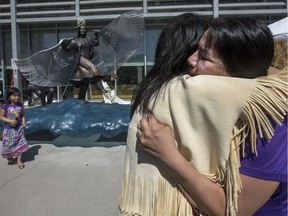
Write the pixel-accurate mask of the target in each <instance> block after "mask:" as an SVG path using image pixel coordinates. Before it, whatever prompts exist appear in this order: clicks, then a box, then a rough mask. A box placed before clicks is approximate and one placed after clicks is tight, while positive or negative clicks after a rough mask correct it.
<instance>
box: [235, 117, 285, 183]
mask: <svg viewBox="0 0 288 216" xmlns="http://www.w3.org/2000/svg"><path fill="white" fill-rule="evenodd" d="M257 152H258V156H256V155H254V154H251V153H249V152H248V154H247V155H246V157H245V158H244V159H242V161H241V168H240V173H242V174H245V175H248V176H252V177H256V178H261V179H266V180H273V181H279V182H287V116H286V118H285V120H284V121H283V123H282V125H281V126H279V125H277V126H276V128H275V132H274V136H273V138H272V139H271V141H270V142H269V143H266V142H265V140H264V139H260V138H258V140H257Z"/></svg>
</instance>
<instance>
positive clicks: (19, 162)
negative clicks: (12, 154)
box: [17, 155, 25, 169]
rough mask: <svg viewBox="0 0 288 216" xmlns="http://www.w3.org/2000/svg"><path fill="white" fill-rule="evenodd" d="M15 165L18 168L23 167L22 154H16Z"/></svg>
mask: <svg viewBox="0 0 288 216" xmlns="http://www.w3.org/2000/svg"><path fill="white" fill-rule="evenodd" d="M17 165H18V167H19V169H23V168H24V167H25V165H24V164H23V163H22V155H19V156H17Z"/></svg>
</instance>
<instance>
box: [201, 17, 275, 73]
mask: <svg viewBox="0 0 288 216" xmlns="http://www.w3.org/2000/svg"><path fill="white" fill-rule="evenodd" d="M207 39H208V40H207V41H208V43H206V45H207V46H206V48H214V49H215V50H216V52H217V54H218V55H219V57H220V59H221V60H222V61H223V64H224V66H225V68H226V70H227V72H228V73H229V74H230V75H231V76H232V77H241V78H256V77H259V76H266V75H267V73H268V68H269V66H270V65H271V62H272V59H273V54H274V41H273V36H272V33H271V31H270V30H269V28H268V27H267V25H265V24H264V23H262V22H261V21H259V20H257V19H254V18H249V17H229V18H219V19H216V20H214V21H213V22H212V24H211V28H210V30H209V32H208V35H207Z"/></svg>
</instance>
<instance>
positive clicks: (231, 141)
mask: <svg viewBox="0 0 288 216" xmlns="http://www.w3.org/2000/svg"><path fill="white" fill-rule="evenodd" d="M287 71H288V70H287V68H286V69H285V70H283V71H282V72H281V73H278V74H276V75H271V76H267V77H260V78H257V79H240V78H231V77H230V78H229V77H220V76H208V75H202V76H196V77H191V78H190V77H188V76H184V77H180V78H179V77H178V78H175V79H174V80H172V81H171V82H170V83H169V84H168V85H167V86H166V87H165V88H163V89H162V91H161V94H160V96H159V97H158V98H157V100H155V101H154V103H151V104H150V110H151V112H152V113H153V114H154V115H155V116H156V118H157V119H158V120H159V121H160V122H162V123H164V124H167V125H169V126H170V127H171V128H172V129H173V131H174V136H175V139H176V141H177V145H178V149H179V151H180V152H181V153H182V155H183V156H184V157H185V158H186V159H187V160H188V161H189V162H191V164H193V165H194V166H195V168H197V170H198V171H200V172H201V173H203V174H205V175H206V176H207V177H208V178H210V179H211V180H212V181H214V182H216V183H217V184H218V185H219V186H221V187H223V188H224V190H225V192H226V199H227V209H226V212H227V215H236V211H237V206H238V205H237V197H238V194H239V192H240V191H241V187H242V185H241V180H240V175H239V167H240V154H241V152H239V149H240V146H242V147H243V150H244V143H245V139H246V137H248V138H249V139H250V140H249V142H250V143H251V149H252V150H253V151H255V152H256V134H259V135H260V136H264V137H265V138H266V139H267V140H270V139H271V137H272V136H273V132H274V128H273V126H272V124H271V123H270V121H269V120H268V117H269V118H271V119H273V120H274V121H275V122H276V123H278V124H281V121H282V120H283V118H284V116H285V115H286V114H287V104H286V103H287V94H288V93H287ZM140 118H141V115H140V114H139V113H138V112H137V113H136V114H134V116H133V118H132V121H131V123H130V126H129V130H128V137H127V151H126V160H125V166H124V167H125V168H124V175H123V182H122V194H121V197H120V203H119V206H120V210H121V212H122V214H123V215H142V216H188V215H193V213H192V207H191V205H190V204H189V203H188V201H187V200H186V198H185V197H184V196H183V195H182V193H181V192H180V190H179V189H178V188H177V185H176V183H175V181H174V180H173V179H172V178H171V176H170V175H169V174H168V173H167V171H166V170H165V168H163V167H162V166H161V165H160V164H159V163H158V161H156V160H155V159H154V158H153V157H152V156H150V155H149V154H148V153H146V152H144V151H143V150H142V149H141V148H139V145H138V143H137V138H136V131H137V123H138V122H139V120H140ZM256 128H257V129H256ZM248 138H247V139H248ZM246 141H248V140H246ZM243 152H244V151H243ZM256 153H257V152H256Z"/></svg>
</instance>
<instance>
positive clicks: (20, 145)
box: [1, 103, 29, 158]
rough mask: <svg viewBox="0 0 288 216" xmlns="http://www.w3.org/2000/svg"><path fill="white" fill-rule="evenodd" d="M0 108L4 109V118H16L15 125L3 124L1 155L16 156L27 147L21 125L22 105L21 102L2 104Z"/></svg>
mask: <svg viewBox="0 0 288 216" xmlns="http://www.w3.org/2000/svg"><path fill="white" fill-rule="evenodd" d="M1 109H4V110H5V117H6V118H15V119H16V120H17V124H16V126H15V127H12V126H10V125H8V124H7V123H5V124H4V129H3V137H2V149H1V153H2V157H4V158H11V157H17V156H19V155H21V154H22V153H23V152H25V151H26V150H28V148H29V146H28V143H27V140H26V138H25V136H24V128H23V127H22V115H21V113H22V111H23V110H24V105H23V104H22V103H17V104H3V105H2V106H1Z"/></svg>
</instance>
